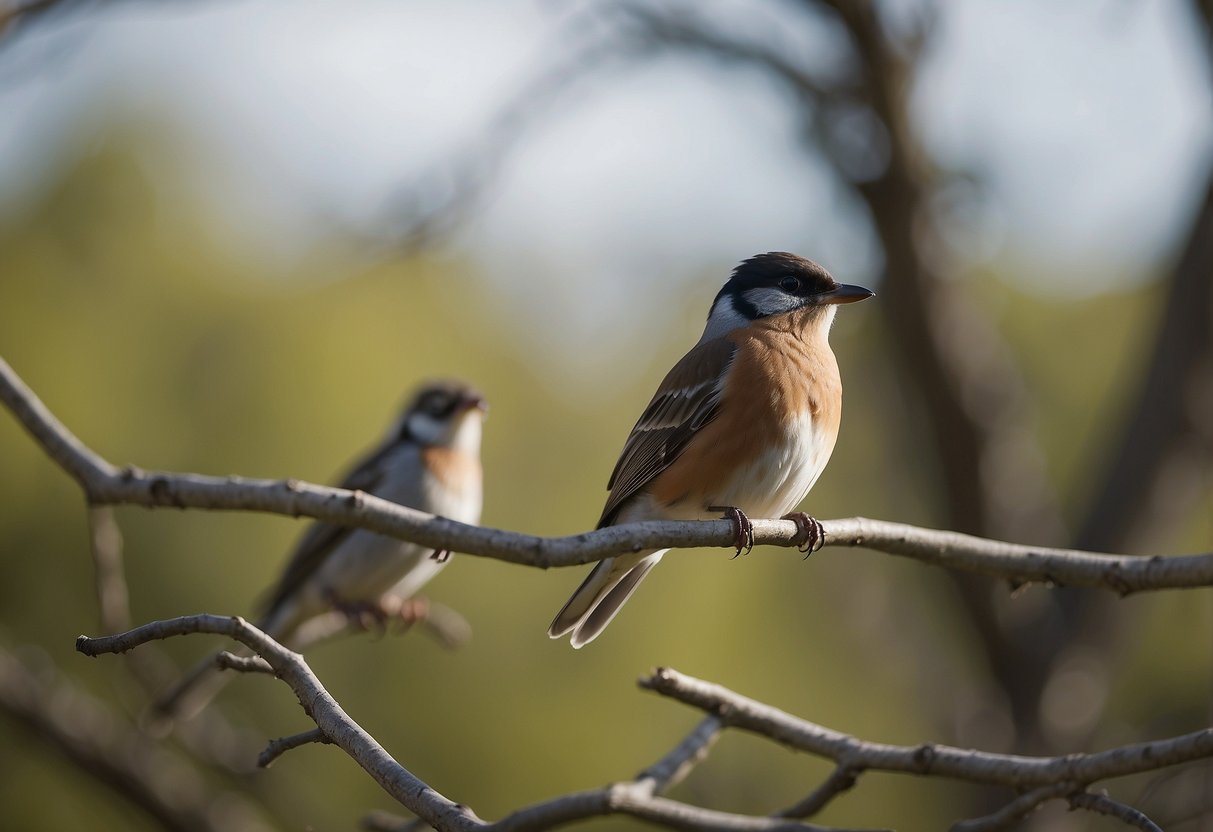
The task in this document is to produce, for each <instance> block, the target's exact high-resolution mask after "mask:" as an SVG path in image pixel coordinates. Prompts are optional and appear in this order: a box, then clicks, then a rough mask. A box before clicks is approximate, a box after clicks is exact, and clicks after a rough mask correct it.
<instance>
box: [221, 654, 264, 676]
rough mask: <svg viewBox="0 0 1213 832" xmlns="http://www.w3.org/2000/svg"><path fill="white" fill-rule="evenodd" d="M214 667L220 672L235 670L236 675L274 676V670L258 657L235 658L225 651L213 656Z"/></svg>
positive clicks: (234, 655) (235, 656)
mask: <svg viewBox="0 0 1213 832" xmlns="http://www.w3.org/2000/svg"><path fill="white" fill-rule="evenodd" d="M215 665H216V666H217V667H218V668H219V669H220V670H235V671H236V672H237V673H268V674H269V675H271V676H273V675H274V668H273V667H271V666H270V663H269V662H267V661H266V660H265V659H263V658H261V657H260V656H237V655H236V654H235V653H232V652H229V651H227V650H220V651H219V652H218V653H216V654H215Z"/></svg>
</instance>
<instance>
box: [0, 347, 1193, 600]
mask: <svg viewBox="0 0 1213 832" xmlns="http://www.w3.org/2000/svg"><path fill="white" fill-rule="evenodd" d="M0 401H3V402H4V403H5V404H6V405H7V406H8V408H9V409H10V410H11V411H12V412H13V413H14V414H15V415H16V416H17V418H18V420H19V421H21V423H22V424H23V425H24V426H25V428H26V429H27V430H28V431H29V432H30V434H31V435H32V436H33V437H34V438H35V440H36V441H37V442H38V443H39V444H40V445H42V447H43V448H44V449H45V450H46V452H47V453H48V454H49V455H50V456H51V458H52V459H54V460H55V461H56V462H57V463H58V464H59V465H60V466H61V467H62V468H63V469H64V470H65V471H67V472H68V473H69V474H71V475H72V476H73V477H75V478H76V480H77V481H78V482H79V483H80V485H81V487H82V488H83V489H84V491H85V493H86V495H88V497H89V499H90V500H91V501H92V502H93V503H115V504H117V503H125V504H132V505H141V506H146V507H149V508H156V507H163V506H171V507H174V508H198V509H219V510H241V511H262V512H267V513H272V514H283V515H288V516H291V517H298V516H301V515H302V516H308V517H314V518H316V519H320V520H326V521H329V522H333V523H340V524H342V525H347V526H356V527H359V528H365V529H370V530H371V531H376V532H379V533H381V534H386V535H390V536H393V537H398V538H401V539H404V540H409V541H411V542H414V543H418V544H421V545H423V546H429V547H431V548H435V549H449V550H453V551H459V552H464V553H467V554H470V555H479V556H482V557H489V558H494V559H496V560H503V561H506V562H509V563H516V564H521V565H524V566H534V567H539V568H545V569H546V568H550V567H557V566H574V565H578V564H584V563H590V562H591V561H596V560H601V559H602V558H604V557H609V556H613V555H617V554H619V553H621V552H635V551H642V550H644V549H664V548H690V547H699V546H716V547H720V548H731V547H732V546H733V540H734V538H735V537H736V534H735V532H734V530H733V524H732V522H731V521H728V520H707V521H699V522H694V521H692V522H656V521H651V522H645V523H632V524H627V525H622V526H612V527H610V528H606V529H598V530H596V531H592V532H584V533H582V534H577V535H570V536H568V537H555V538H545V537H536V536H534V535H527V534H520V533H517V532H510V531H504V530H501V529H489V528H481V527H477V526H468V525H465V524H463V523H456V522H455V521H453V520H448V519H446V518H443V517H436V516H434V515H432V514H426V513H425V512H422V511H417V510H416V509H412V508H408V507H406V506H401V505H397V504H395V503H391V502H388V501H387V500H383V499H380V498H378V497H375V496H373V495H370V494H365V493H363V492H361V491H346V490H344V489H340V488H329V487H326V486H321V485H313V484H311V483H305V482H300V481H298V480H252V479H244V478H242V477H207V476H201V475H197V474H173V473H164V472H161V473H149V472H144V471H141V470H138V469H136V468H126V469H122V470H120V469H118V468H116V467H115V466H113V465H111V464H110V463H109V462H107V461H105V460H104V459H102V458H101V457H100V456H98V455H97V454H95V453H94V452H93V451H91V450H90V449H89V448H87V447H86V446H85V445H84V444H83V443H81V442H80V440H79V439H77V438H76V437H75V436H74V435H72V433H71V432H70V431H68V430H67V428H66V427H64V426H63V425H62V424H61V423H59V422H58V420H56V419H55V417H54V416H53V415H52V414H51V413H50V411H49V410H47V408H46V407H45V405H43V404H42V402H41V401H39V400H38V398H37V396H35V395H34V393H33V391H31V390H30V389H29V388H28V387H26V386H25V385H24V384H23V383H22V382H21V380H20V378H18V377H17V375H16V374H15V373H14V372H13V371H12V369H11V368H10V367H9V366H8V365H7V364H6V363H4V361H3V360H2V359H0ZM823 526H824V527H825V545H827V546H864V547H865V548H869V549H875V550H878V551H882V552H885V553H887V554H894V555H900V556H904V557H909V558H913V559H915V560H919V561H922V562H925V563H931V564H935V565H938V566H944V567H947V568H949V569H960V570H965V571H971V572H981V573H985V574H989V575H997V576H1001V577H1004V578H1008V579H1010V580H1012V581H1014V582H1017V583H1027V582H1045V583H1053V584H1065V585H1073V586H1085V587H1093V588H1099V589H1106V590H1112V591H1115V592H1118V593H1120V594H1128V593H1130V592H1137V591H1143V590H1156V589H1175V588H1184V587H1198V586H1210V585H1213V553H1205V554H1197V555H1178V556H1173V557H1160V556H1155V557H1148V558H1146V557H1131V556H1122V555H1111V554H1099V553H1093V552H1079V551H1074V550H1070V549H1051V548H1045V547H1040V546H1024V545H1018V544H1014V543H1004V542H1002V541H996V540H986V539H983V538H979V537H972V536H970V535H963V534H958V533H955V532H944V531H936V530H933V529H923V528H919V527H916V526H909V525H905V524H901V523H888V522H884V521H879V520H868V519H865V518H862V517H855V518H850V519H846V520H828V521H825V522H824V523H823ZM800 537H801V531H800V528H799V527H798V526H797V525H796V524H795V523H793V522H792V521H790V520H755V521H754V540H755V542H756V543H759V544H765V545H774V546H784V547H789V546H795V545H798V544H799V543H800V542H801V541H800Z"/></svg>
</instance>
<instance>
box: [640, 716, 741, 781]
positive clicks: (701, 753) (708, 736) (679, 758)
mask: <svg viewBox="0 0 1213 832" xmlns="http://www.w3.org/2000/svg"><path fill="white" fill-rule="evenodd" d="M723 727H724V726H723V725H721V723H720V720H719V719H717V718H716V717H714V716H708V717H704V719H703V721H702V722H700V723H699V724H698V725H696V726H695V728H694V730H693V731H691V733H689V734H687V736H686V739H684V740H683V741H682V742H680V743H679V744H678V746H677V747H676V748H675V749H674V750H673V751H671V752H670V753H669V754H667V755H665V756H664V757H662V758H661V759H660V760H658V761H657V762H655V763H653V765H651V766H649V767H648V768H646V769H645V770H644V771H642V772H640V774H637V775H636V780H637V781H638V782H643V781H648V782H651V783H652V784H653V791H654V793H655V794H660V793H661V792H665V791H668V790H669V789H672V788H673V787H674V786H676V785H678V784H679V783H681V782H682V781H683V780H684V779H685V778H686V776H687V775H688V774H690V773H691V769H693V768H694V767H695V766H696V765H698V764H699V763H701V762H703V760H704V759H705V758H706V757H707V756H708V752H709V751H711V750H712V746H713V745H715V744H716V738H717V737H719V736H720V732H721V730H722V729H723Z"/></svg>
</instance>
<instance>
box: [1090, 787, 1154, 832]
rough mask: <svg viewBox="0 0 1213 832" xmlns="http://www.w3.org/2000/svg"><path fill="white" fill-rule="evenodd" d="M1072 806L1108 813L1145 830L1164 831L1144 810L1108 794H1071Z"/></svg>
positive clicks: (1149, 831)
mask: <svg viewBox="0 0 1213 832" xmlns="http://www.w3.org/2000/svg"><path fill="white" fill-rule="evenodd" d="M1070 808H1071V809H1086V810H1087V811H1088V812H1096V813H1098V814H1101V815H1107V816H1108V817H1112V818H1116V819H1117V820H1122V821H1124V822H1125V823H1127V824H1128V825H1129V826H1132V827H1134V828H1136V829H1141V830H1143V832H1162V827H1161V826H1159V825H1158V824H1156V823H1155V822H1154V821H1152V820H1150V819H1149V818H1148V817H1146V815H1145V813H1144V812H1139V811H1138V810H1137V809H1134V808H1133V807H1132V806H1126V805H1125V804H1123V803H1121V802H1120V801H1117V800H1113V799H1112V798H1110V797H1108V796H1107V795H1106V794H1092V793H1091V792H1081V793H1079V794H1074V795H1070Z"/></svg>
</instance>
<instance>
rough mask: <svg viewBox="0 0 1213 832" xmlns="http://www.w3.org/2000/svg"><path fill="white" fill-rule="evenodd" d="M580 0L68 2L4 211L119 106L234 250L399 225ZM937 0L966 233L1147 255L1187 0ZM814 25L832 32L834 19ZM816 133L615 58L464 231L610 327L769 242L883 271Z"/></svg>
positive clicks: (47, 42)
mask: <svg viewBox="0 0 1213 832" xmlns="http://www.w3.org/2000/svg"><path fill="white" fill-rule="evenodd" d="M892 5H893V6H895V7H896V8H897V10H898V11H901V12H904V11H906V10H907V9H910V8H912V7H913V4H911V3H908V2H897V3H894V4H892ZM98 8H100V7H98ZM584 8H585V7H584V6H579V5H576V4H562V3H539V2H524V0H509V1H508V2H504V1H503V2H495V3H487V2H481V3H473V2H454V1H453V0H428V2H401V0H357V2H350V1H349V0H295V2H291V3H285V2H280V1H279V2H272V1H271V0H257V1H254V0H242V1H241V2H231V1H229V0H197V2H194V3H190V4H176V3H174V4H157V3H155V2H147V3H129V4H116V5H115V6H114V7H113V8H112V10H109V11H99V12H98V13H96V14H83V15H71V16H60V17H59V18H57V19H55V20H52V21H48V22H47V23H46V24H44V25H40V26H37V27H36V28H33V29H32V30H30V31H28V32H26V33H25V34H24V35H23V36H22V37H21V38H20V39H19V40H17V41H16V42H15V43H12V44H10V45H8V46H7V47H6V48H5V50H4V51H3V52H0V222H2V221H3V216H4V214H5V213H11V212H13V211H19V210H20V206H21V205H22V204H24V203H25V202H26V201H27V200H29V199H30V198H31V197H32V196H33V195H35V194H36V193H37V191H38V189H39V188H41V187H43V186H44V184H45V183H46V182H47V180H48V177H49V176H50V175H53V174H54V173H55V172H56V171H57V170H59V169H61V167H62V166H63V165H64V164H65V163H68V162H70V160H71V159H72V158H74V157H75V156H76V155H77V154H79V153H82V152H87V150H88V149H89V148H90V147H91V146H93V145H94V144H95V143H96V142H97V141H98V140H99V138H98V137H100V136H104V133H105V127H106V125H107V124H108V123H110V122H112V121H113V120H114V119H115V118H117V119H119V120H121V119H123V118H129V117H131V116H134V117H146V118H150V119H154V120H159V121H162V122H164V123H167V124H168V125H170V126H172V127H173V128H174V132H175V133H179V134H180V135H181V136H183V137H184V139H185V141H186V142H187V146H188V148H189V157H188V158H189V161H190V164H189V166H188V169H183V167H182V165H181V164H180V161H181V158H180V156H178V155H175V154H172V153H167V152H166V153H163V154H156V153H149V154H148V156H147V158H146V159H145V160H144V162H145V164H146V166H147V168H148V170H149V171H150V172H151V173H152V174H153V176H154V177H155V179H156V181H157V182H159V183H160V187H162V188H164V189H166V190H167V189H181V188H184V189H185V190H186V192H187V193H188V194H190V195H194V196H196V197H198V198H200V199H203V200H205V203H206V204H208V205H210V206H213V207H214V208H215V215H216V218H217V219H216V222H217V227H218V229H219V233H220V234H221V236H222V237H224V238H226V239H228V240H229V241H231V242H232V243H233V244H241V245H244V244H252V245H255V246H257V247H259V248H260V249H263V250H265V251H266V252H268V254H269V256H271V257H273V258H275V259H277V260H279V261H280V262H284V263H286V264H288V265H289V264H290V263H292V262H298V261H299V260H301V259H302V258H305V257H307V256H308V255H309V253H310V252H311V249H310V246H311V245H312V244H313V241H314V240H316V239H323V238H324V236H325V233H326V232H327V231H329V230H331V229H332V228H333V227H334V225H338V226H348V227H353V228H357V229H360V230H361V231H362V232H364V233H368V234H374V233H376V231H377V230H380V229H381V228H382V224H383V222H384V219H385V215H384V209H385V206H388V205H390V204H392V203H391V200H392V197H393V195H394V194H396V193H398V192H399V190H400V188H401V187H402V186H403V185H405V184H407V183H409V182H412V181H414V180H415V178H416V177H418V176H420V175H422V174H423V173H426V172H429V173H433V172H434V171H435V170H441V166H442V163H443V162H444V160H446V159H448V158H449V157H450V155H451V152H452V151H453V150H457V149H458V148H460V147H463V146H465V145H466V143H467V141H468V140H469V138H470V137H472V136H474V135H475V133H476V131H477V129H478V128H479V127H480V126H482V125H483V124H484V123H485V121H486V119H487V117H488V116H489V114H491V113H492V112H493V109H494V106H495V105H497V104H499V103H500V102H501V101H503V100H505V99H508V97H509V96H510V94H511V93H512V92H514V91H516V90H517V89H518V88H519V87H520V86H521V85H522V84H523V83H524V81H525V80H526V79H527V78H529V77H530V75H531V73H532V72H533V71H534V68H535V67H536V66H537V65H538V64H539V63H541V62H542V61H545V60H550V59H551V58H552V56H554V55H557V54H560V50H561V49H562V48H563V46H564V45H567V44H568V43H570V42H576V41H577V40H578V39H580V38H586V37H590V36H592V35H593V33H594V32H593V27H592V26H587V24H586V22H585V21H586V18H585V16H584V15H583V14H582V11H583V10H584ZM702 8H705V9H711V10H712V11H713V13H719V14H722V15H724V16H726V17H728V16H731V17H732V18H733V19H736V20H738V25H743V26H745V27H746V29H747V30H748V31H754V32H763V31H767V30H768V29H772V23H774V28H773V29H772V32H773V36H780V37H786V36H790V35H789V33H791V34H792V35H794V34H795V33H796V32H797V30H796V29H795V28H788V29H784V28H782V27H779V25H778V17H779V15H780V14H786V13H788V11H787V8H785V7H784V5H782V4H780V3H779V2H776V0H771V2H767V3H762V4H758V3H749V4H746V3H738V2H734V1H733V0H730V2H715V3H710V4H704V5H703V6H702ZM943 8H944V9H945V13H944V16H943V26H942V29H941V31H940V33H939V34H940V37H939V40H938V44H939V48H938V49H937V50H936V52H935V53H934V54H933V55H932V56H931V58H930V60H929V62H928V64H927V66H926V71H925V74H924V75H923V77H922V78H921V81H920V84H919V87H918V89H917V94H916V105H917V110H918V115H919V121H920V123H921V125H922V128H923V130H924V133H925V135H926V136H927V138H928V140H929V144H930V147H931V148H932V150H933V152H934V153H935V155H936V156H937V158H938V159H939V160H940V161H941V162H942V163H944V164H946V165H949V166H956V167H965V168H968V169H971V170H974V171H978V172H980V173H981V174H982V175H983V176H984V177H986V179H987V180H988V182H989V183H990V185H991V193H992V194H993V196H994V200H993V201H992V202H990V203H989V204H986V205H983V206H982V207H981V208H980V209H979V210H971V211H970V212H969V214H968V222H969V223H970V224H971V230H972V232H973V233H972V236H971V238H969V239H967V240H965V241H963V245H964V248H965V249H966V250H969V251H971V252H972V253H974V254H975V255H976V256H979V257H994V256H998V255H999V254H1000V253H1002V252H1004V251H1014V252H1016V254H1017V255H1020V256H1023V255H1026V256H1027V257H1028V258H1029V259H1031V258H1035V259H1037V260H1039V261H1040V262H1043V263H1050V264H1052V268H1051V269H1050V270H1049V271H1050V273H1056V272H1057V271H1058V270H1061V271H1064V267H1065V266H1066V265H1067V264H1081V265H1083V266H1084V267H1085V269H1086V271H1087V273H1088V274H1089V273H1090V272H1091V271H1092V269H1091V266H1094V267H1095V268H1094V272H1095V273H1096V274H1100V273H1101V271H1100V269H1101V268H1102V267H1103V266H1105V265H1113V266H1116V271H1117V272H1123V271H1128V272H1130V273H1132V272H1134V271H1136V270H1138V269H1140V268H1142V267H1143V265H1145V264H1147V263H1148V262H1149V261H1150V260H1151V259H1152V258H1155V257H1156V256H1157V255H1158V254H1159V253H1160V252H1161V251H1164V250H1165V247H1166V246H1167V245H1169V244H1170V243H1171V241H1172V239H1173V237H1174V235H1176V234H1178V233H1181V232H1180V230H1179V229H1178V228H1177V223H1178V222H1179V221H1180V220H1182V218H1183V217H1184V216H1186V214H1187V213H1188V211H1189V210H1190V205H1191V202H1192V200H1193V199H1194V198H1195V193H1194V192H1193V187H1194V186H1196V185H1199V184H1200V182H1202V181H1203V176H1204V171H1205V166H1206V165H1207V164H1208V162H1209V155H1210V154H1209V151H1210V148H1211V147H1213V128H1211V124H1213V118H1211V114H1213V106H1211V103H1210V91H1209V90H1210V83H1209V66H1208V64H1207V62H1206V60H1205V57H1204V55H1203V53H1202V51H1201V46H1200V42H1199V41H1198V39H1197V38H1198V36H1199V33H1198V30H1197V29H1196V25H1195V22H1194V21H1193V20H1191V19H1189V16H1188V13H1187V7H1186V3H1184V2H1179V0H1152V2H1123V1H1122V0H1082V1H1081V2H1079V0H1074V2H1069V3H1064V4H1059V3H1055V2H1047V0H997V1H995V0H985V1H984V2H955V3H946V4H944V6H943ZM755 9H760V10H761V12H760V13H759V12H755V11H754V10H755ZM739 15H742V17H739ZM578 21H580V22H578ZM807 43H808V44H809V46H808V48H810V49H812V50H813V54H814V55H822V56H826V57H828V56H829V55H830V54H831V43H830V41H829V33H828V32H826V33H823V34H822V35H821V36H820V38H819V41H818V42H817V43H812V42H811V41H810V42H807ZM797 129H798V128H797V125H796V124H795V123H794V121H793V120H792V119H791V118H790V117H789V116H788V115H787V114H786V107H785V106H784V102H783V101H782V99H781V97H780V94H779V93H778V91H777V90H776V89H775V88H773V87H771V86H769V85H767V84H766V83H765V82H764V81H763V80H762V79H760V78H758V77H756V76H754V75H752V74H747V73H739V72H734V71H729V70H727V69H721V68H718V67H715V66H711V65H708V64H705V63H700V62H696V61H687V60H663V61H659V62H655V63H649V64H644V65H642V66H640V67H638V68H635V69H632V70H629V71H611V72H608V73H606V74H604V75H603V76H602V77H601V78H600V79H598V80H597V81H594V82H591V83H588V84H585V85H582V86H580V87H577V88H576V90H575V93H574V94H573V95H572V96H570V98H569V99H567V100H565V101H563V102H562V103H561V105H560V106H559V107H557V108H556V109H555V110H554V112H553V114H552V116H551V117H550V118H548V119H546V120H545V121H543V122H541V123H540V124H539V126H538V127H537V128H536V129H535V130H533V131H532V132H531V133H530V134H529V135H528V137H527V140H526V141H525V142H524V143H523V144H522V145H521V146H520V148H519V150H518V152H517V153H515V154H513V155H512V156H510V157H509V163H508V165H507V166H506V168H505V170H504V172H503V175H502V178H501V179H500V181H499V183H498V187H497V188H495V189H494V190H493V192H492V198H491V200H490V201H489V202H488V204H487V205H486V206H485V208H484V209H483V210H482V211H481V212H480V213H479V214H478V215H477V217H476V218H475V220H474V221H473V222H472V223H471V224H470V225H469V226H468V227H467V228H466V229H464V230H463V231H462V232H461V233H460V235H459V242H460V244H461V245H462V246H464V247H465V248H466V249H467V250H468V251H469V252H470V253H471V254H472V256H473V257H474V258H475V259H476V260H477V261H479V262H480V263H482V264H483V266H484V268H485V270H486V272H487V273H489V274H490V275H493V276H497V277H501V278H505V279H509V280H511V281H512V282H511V286H513V287H517V288H518V291H517V292H516V294H517V295H518V299H517V300H518V303H519V304H521V305H524V306H525V305H529V304H531V303H532V302H533V301H534V300H535V299H536V298H537V297H539V296H542V295H543V294H544V293H548V292H551V291H553V290H554V287H557V286H558V287H562V288H561V290H562V291H568V292H570V293H571V295H570V297H571V298H572V299H573V300H580V301H582V302H581V303H578V304H576V306H577V307H578V308H580V309H583V310H584V312H583V313H582V314H581V315H577V314H574V315H572V316H571V317H570V318H569V319H568V324H567V325H569V326H576V327H581V326H595V325H597V326H601V325H602V324H601V323H600V322H601V321H602V320H603V310H604V307H603V306H602V304H603V303H611V302H618V303H626V302H627V298H628V297H629V296H630V289H631V288H633V287H634V286H635V285H636V284H637V281H644V282H645V285H646V286H648V287H650V291H651V290H652V288H653V287H654V286H658V287H663V286H664V287H667V288H668V290H669V291H673V290H675V289H677V288H678V287H680V286H682V285H683V284H681V283H680V282H679V280H678V279H673V278H671V279H670V280H665V281H664V282H663V278H665V277H667V276H674V275H677V276H679V277H684V276H685V275H687V274H691V273H694V272H695V270H702V269H705V268H706V269H717V270H720V271H721V275H722V277H723V270H724V269H727V268H728V267H729V266H731V265H732V264H733V263H735V262H736V261H737V260H739V259H741V258H743V257H745V256H748V255H749V254H752V253H754V252H756V251H762V250H768V249H773V248H780V249H792V250H797V251H800V252H801V253H804V254H806V255H808V256H811V257H813V258H814V259H818V260H821V261H822V262H824V263H826V264H827V265H828V266H829V267H830V268H831V269H832V270H833V271H835V272H836V273H837V274H839V275H843V276H845V277H846V278H847V279H871V277H872V274H873V272H875V271H876V270H878V268H879V261H878V259H877V257H876V256H875V255H873V254H872V251H871V248H870V246H869V244H868V237H867V233H868V232H867V230H866V228H865V226H864V224H863V223H862V222H857V221H856V214H855V211H854V206H853V205H852V204H851V202H850V201H849V200H848V198H847V197H846V194H845V193H844V192H841V191H840V190H839V189H838V188H837V187H836V185H835V184H834V183H833V182H832V179H831V177H830V175H829V174H828V173H827V172H826V171H825V170H824V169H823V168H821V167H820V166H818V165H817V164H815V163H814V162H813V161H812V160H806V159H805V158H804V157H803V154H801V153H800V152H799V151H798V148H797V142H798V134H797ZM1117 264H1128V266H1127V269H1121V268H1120V267H1119V265H1117ZM520 276H526V277H528V278H530V280H528V281H523V280H520ZM570 276H576V277H577V278H578V279H577V280H573V281H570V280H569V277H570ZM1052 288H1055V289H1056V288H1061V289H1062V290H1063V291H1064V290H1072V291H1090V290H1092V289H1098V288H1101V286H1098V285H1096V286H1092V285H1091V284H1089V283H1082V284H1077V283H1076V284H1074V285H1069V286H1063V287H1056V286H1054V287H1052ZM703 294H704V296H705V298H706V297H710V296H711V292H707V291H705V292H704V293H703ZM652 299H656V300H660V293H657V294H656V295H655V296H654V297H653V298H652Z"/></svg>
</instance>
